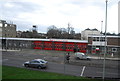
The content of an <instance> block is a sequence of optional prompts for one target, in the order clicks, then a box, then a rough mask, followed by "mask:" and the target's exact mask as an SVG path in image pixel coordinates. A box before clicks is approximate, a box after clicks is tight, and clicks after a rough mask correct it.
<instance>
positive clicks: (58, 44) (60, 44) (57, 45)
mask: <svg viewBox="0 0 120 81" xmlns="http://www.w3.org/2000/svg"><path fill="white" fill-rule="evenodd" d="M54 44H55V50H60V51H62V50H63V42H54Z"/></svg>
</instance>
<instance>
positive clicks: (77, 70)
mask: <svg viewBox="0 0 120 81" xmlns="http://www.w3.org/2000/svg"><path fill="white" fill-rule="evenodd" d="M35 58H42V59H46V60H47V61H48V68H47V69H40V71H47V72H56V73H63V74H68V75H74V76H83V77H92V78H102V74H103V68H102V63H103V61H102V60H94V59H92V60H91V61H87V60H72V61H70V64H66V63H64V58H63V57H62V56H60V55H58V56H52V57H51V55H43V54H40V53H39V54H34V53H33V54H32V53H31V54H30V53H25V54H23V52H22V53H21V52H14V51H12V52H2V64H3V65H9V66H15V67H21V68H24V67H23V65H22V64H23V63H24V62H25V61H28V60H32V59H35ZM90 63H92V64H90ZM106 64H107V67H106V69H105V77H106V78H119V70H118V69H119V67H118V61H113V60H106ZM109 67H110V68H109ZM29 69H31V68H29ZM32 69H33V68H32ZM33 70H39V69H33ZM3 72H4V71H3Z"/></svg>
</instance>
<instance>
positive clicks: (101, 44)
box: [100, 21, 103, 59]
mask: <svg viewBox="0 0 120 81" xmlns="http://www.w3.org/2000/svg"><path fill="white" fill-rule="evenodd" d="M102 28H103V21H101V37H100V59H101V54H102V42H103V41H102Z"/></svg>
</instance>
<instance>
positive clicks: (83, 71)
mask: <svg viewBox="0 0 120 81" xmlns="http://www.w3.org/2000/svg"><path fill="white" fill-rule="evenodd" d="M84 71H85V66H83V69H82V72H81V75H80V76H83V73H84Z"/></svg>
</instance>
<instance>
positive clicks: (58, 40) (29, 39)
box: [0, 37, 88, 43]
mask: <svg viewBox="0 0 120 81" xmlns="http://www.w3.org/2000/svg"><path fill="white" fill-rule="evenodd" d="M0 39H7V40H27V41H57V42H80V43H88V40H75V39H40V38H5V37H4V38H2V37H0Z"/></svg>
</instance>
